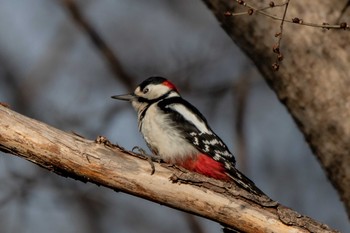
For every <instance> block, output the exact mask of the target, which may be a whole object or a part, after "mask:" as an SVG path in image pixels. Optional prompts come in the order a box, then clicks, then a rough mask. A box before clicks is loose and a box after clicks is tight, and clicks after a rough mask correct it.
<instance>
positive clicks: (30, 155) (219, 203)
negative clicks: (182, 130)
mask: <svg viewBox="0 0 350 233" xmlns="http://www.w3.org/2000/svg"><path fill="white" fill-rule="evenodd" d="M0 119H1V120H0V150H1V151H4V152H7V153H11V154H14V155H17V156H19V157H22V158H24V159H26V160H28V161H31V162H33V163H35V164H37V165H39V166H41V167H43V168H46V169H48V170H50V171H53V172H55V173H57V174H59V175H61V176H65V177H71V178H74V179H77V180H80V181H83V182H88V181H89V182H92V183H95V184H97V185H102V186H105V187H109V188H111V189H113V190H116V191H122V192H125V193H129V194H131V195H135V196H138V197H141V198H144V199H148V200H151V201H154V202H157V203H160V204H163V205H166V206H169V207H172V208H175V209H179V210H182V211H185V212H189V213H192V214H196V215H199V216H202V217H205V218H208V219H211V220H213V221H217V222H219V223H222V224H225V225H228V226H231V227H234V228H235V229H238V230H240V231H242V232H255V233H257V232H266V229H269V232H321V231H322V232H335V231H333V230H331V229H330V228H328V227H327V226H326V225H324V224H320V223H317V222H316V221H314V220H312V219H310V218H308V217H305V216H302V215H300V214H298V213H296V212H295V211H293V210H291V209H289V208H286V207H284V206H282V205H280V204H278V203H277V202H274V201H272V200H270V199H269V198H268V197H256V196H253V195H251V194H248V193H246V192H245V190H241V189H239V188H238V187H236V186H234V185H232V184H228V183H224V182H221V181H218V180H214V179H210V178H207V177H203V176H201V175H199V174H194V173H189V172H186V171H183V170H179V169H177V168H176V167H171V166H169V165H168V166H167V165H164V164H158V163H157V164H155V169H156V172H155V174H154V175H151V174H150V172H151V167H150V165H149V163H148V162H147V161H146V160H145V159H144V158H143V159H142V158H140V157H138V156H136V154H134V153H131V152H129V151H125V150H124V149H123V148H121V147H119V146H117V145H113V144H111V143H110V142H108V141H107V140H106V139H104V138H103V137H100V138H99V140H97V141H91V140H87V139H84V138H82V137H80V136H77V135H73V134H70V133H66V132H63V131H60V130H58V129H55V128H53V127H51V126H49V125H46V124H44V123H41V122H38V121H36V120H33V119H30V118H28V117H25V116H23V115H20V114H18V113H16V112H14V111H12V110H10V109H8V108H6V107H3V106H1V105H0ZM123 133H124V132H123ZM170 178H171V179H170Z"/></svg>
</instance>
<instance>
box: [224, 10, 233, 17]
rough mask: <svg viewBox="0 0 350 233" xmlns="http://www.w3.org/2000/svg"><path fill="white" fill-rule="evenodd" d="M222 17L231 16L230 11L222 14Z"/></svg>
mask: <svg viewBox="0 0 350 233" xmlns="http://www.w3.org/2000/svg"><path fill="white" fill-rule="evenodd" d="M224 15H225V16H232V13H231V12H230V11H226V12H225V13H224Z"/></svg>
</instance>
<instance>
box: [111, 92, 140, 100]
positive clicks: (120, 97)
mask: <svg viewBox="0 0 350 233" xmlns="http://www.w3.org/2000/svg"><path fill="white" fill-rule="evenodd" d="M111 98H112V99H117V100H126V101H132V100H134V99H135V98H136V96H135V94H133V93H131V94H124V95H114V96H111Z"/></svg>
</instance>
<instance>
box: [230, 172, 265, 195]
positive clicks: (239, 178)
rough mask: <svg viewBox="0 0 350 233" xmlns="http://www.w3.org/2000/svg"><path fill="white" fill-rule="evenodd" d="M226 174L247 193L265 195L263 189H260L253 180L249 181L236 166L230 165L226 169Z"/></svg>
mask: <svg viewBox="0 0 350 233" xmlns="http://www.w3.org/2000/svg"><path fill="white" fill-rule="evenodd" d="M227 172H228V173H227V175H228V176H229V177H230V178H231V179H232V180H233V181H234V182H235V183H236V184H237V185H238V186H240V187H241V188H243V189H245V190H246V191H248V192H249V193H254V194H256V195H259V196H262V195H266V194H265V193H264V192H263V191H261V190H260V189H259V188H258V187H256V185H255V184H254V182H253V181H251V180H250V179H249V178H248V177H246V176H245V175H244V174H243V173H242V172H240V171H239V170H238V169H237V168H235V167H231V168H230V169H229V170H228V171H227Z"/></svg>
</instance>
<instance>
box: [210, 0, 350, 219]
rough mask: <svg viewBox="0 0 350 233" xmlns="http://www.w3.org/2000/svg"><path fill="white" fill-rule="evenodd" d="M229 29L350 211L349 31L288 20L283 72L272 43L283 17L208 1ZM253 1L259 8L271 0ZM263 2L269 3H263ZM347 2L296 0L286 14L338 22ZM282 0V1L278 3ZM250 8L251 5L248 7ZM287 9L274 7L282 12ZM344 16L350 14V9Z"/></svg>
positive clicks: (223, 1) (222, 1) (274, 11)
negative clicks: (238, 11)
mask: <svg viewBox="0 0 350 233" xmlns="http://www.w3.org/2000/svg"><path fill="white" fill-rule="evenodd" d="M204 2H205V3H206V4H207V6H208V7H209V9H210V10H211V11H212V12H213V13H214V14H215V15H216V17H217V18H218V20H219V21H220V22H221V24H222V27H223V28H224V30H225V31H226V32H227V34H228V35H229V36H230V37H231V38H232V39H233V40H234V41H235V42H236V44H237V45H238V46H239V47H241V48H242V50H244V51H245V52H246V53H247V55H248V56H249V57H250V58H251V59H252V60H253V62H254V63H255V64H256V66H257V67H258V69H259V70H260V71H261V73H262V74H263V76H264V78H265V79H266V81H267V82H268V83H269V85H270V86H271V88H272V89H273V90H274V91H275V92H276V94H277V96H278V98H279V99H280V100H281V102H282V103H283V104H285V106H286V107H287V108H288V110H289V112H290V113H291V115H292V116H293V118H294V119H295V121H296V122H297V124H298V126H299V128H300V130H301V131H302V132H303V134H304V135H305V138H306V140H307V141H308V143H309V145H310V147H311V148H312V150H313V152H314V154H315V155H316V157H317V158H318V160H319V161H320V163H321V165H322V166H323V168H324V170H325V171H326V173H327V176H328V178H329V179H330V181H331V182H332V184H333V185H334V187H335V188H336V189H337V191H338V193H339V195H340V197H341V199H342V201H343V202H344V203H345V206H346V209H347V212H348V215H350V89H349V87H350V43H349V41H350V32H349V30H347V31H345V30H338V31H337V30H323V29H320V28H314V27H307V26H301V25H297V24H287V23H285V24H284V30H283V37H282V44H281V48H280V49H281V52H282V53H283V55H284V60H283V62H282V63H281V66H280V69H279V71H277V72H275V71H273V70H272V68H271V65H272V64H273V63H274V62H275V61H276V55H275V54H273V52H272V48H273V45H274V44H275V43H276V42H277V39H276V38H275V37H274V35H275V33H278V32H279V31H280V28H279V26H280V22H279V21H275V20H272V19H270V18H267V17H266V16H263V15H259V14H253V15H251V16H248V15H245V16H239V17H227V16H225V15H224V13H225V12H226V11H227V10H231V9H232V7H233V6H238V4H237V3H236V2H235V1H227V0H204ZM257 2H258V1H252V2H250V3H251V4H255V5H254V6H256V7H258V8H259V7H261V6H265V7H266V6H267V5H268V4H269V1H259V2H258V3H257ZM261 2H264V4H265V5H261V4H262V3H261ZM347 2H348V1H346V0H344V1H334V0H326V1H291V2H290V4H289V7H288V12H287V16H286V18H287V19H289V20H290V19H292V18H294V17H299V18H302V19H303V20H304V21H307V22H313V23H317V24H322V23H323V22H328V23H330V24H334V23H337V22H336V20H337V19H338V18H339V17H340V16H341V11H342V9H344V6H345V5H346V4H347ZM276 3H277V2H276ZM245 10H248V9H247V8H246V9H245ZM283 11H284V8H273V9H270V10H269V12H271V13H272V14H276V15H279V16H280V17H282V15H283ZM343 16H344V17H347V18H348V19H349V10H347V11H345V15H343Z"/></svg>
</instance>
